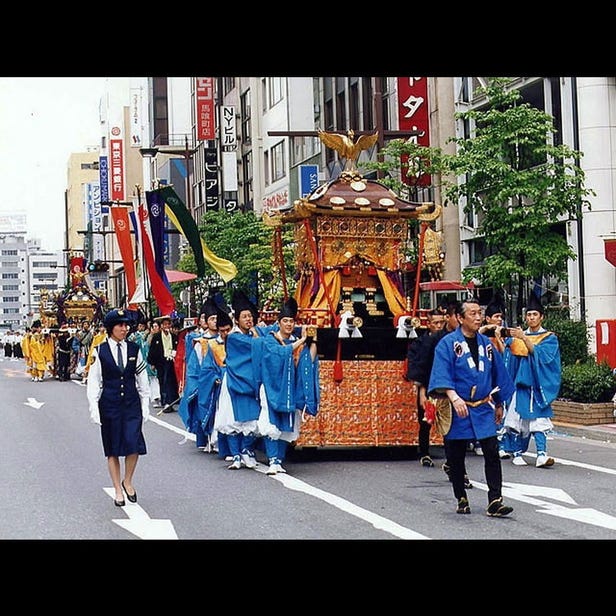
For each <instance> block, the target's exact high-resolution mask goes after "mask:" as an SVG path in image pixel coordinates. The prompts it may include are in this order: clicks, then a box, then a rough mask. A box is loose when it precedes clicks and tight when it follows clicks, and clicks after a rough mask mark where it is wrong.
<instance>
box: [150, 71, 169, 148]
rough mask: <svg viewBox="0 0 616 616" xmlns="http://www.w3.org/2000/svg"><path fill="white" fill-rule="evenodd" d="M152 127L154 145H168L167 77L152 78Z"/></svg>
mask: <svg viewBox="0 0 616 616" xmlns="http://www.w3.org/2000/svg"><path fill="white" fill-rule="evenodd" d="M152 108H153V110H154V118H153V123H154V126H153V129H154V141H155V144H156V145H169V108H168V104H167V78H166V77H153V78H152Z"/></svg>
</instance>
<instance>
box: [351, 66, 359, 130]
mask: <svg viewBox="0 0 616 616" xmlns="http://www.w3.org/2000/svg"><path fill="white" fill-rule="evenodd" d="M359 102H360V98H359V78H358V77H352V78H351V79H350V81H349V126H350V127H351V128H352V129H353V130H361V129H362V125H361V120H360V116H359Z"/></svg>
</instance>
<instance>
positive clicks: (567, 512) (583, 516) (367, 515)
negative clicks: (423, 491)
mask: <svg viewBox="0 0 616 616" xmlns="http://www.w3.org/2000/svg"><path fill="white" fill-rule="evenodd" d="M149 421H154V422H155V423H157V424H159V425H161V426H163V427H165V428H167V429H169V430H172V431H173V432H177V433H178V434H182V435H183V436H185V438H184V439H183V440H182V441H180V443H183V442H185V441H186V440H195V435H194V434H191V433H189V432H187V431H186V430H183V429H181V428H177V427H176V426H173V425H171V424H168V423H167V422H165V421H163V420H160V419H157V418H156V417H152V416H150V420H149ZM524 455H525V456H526V455H528V456H530V457H536V454H533V453H530V452H529V453H525V454H524ZM554 461H555V462H557V463H558V464H562V465H565V466H577V467H579V468H585V469H588V470H592V471H597V472H601V473H608V474H611V475H615V474H616V470H615V469H611V468H605V467H603V466H595V465H594V464H586V463H585V462H574V461H572V460H565V459H563V458H554ZM255 470H256V471H257V472H259V473H262V474H264V475H265V473H266V470H267V465H265V466H261V465H259V466H258V467H257V468H256V469H255ZM537 471H538V472H542V471H541V470H540V469H537ZM266 476H267V477H268V479H276V480H278V481H280V482H281V483H282V484H283V485H284V486H285V487H287V488H289V489H291V490H297V491H299V492H304V493H305V494H309V495H311V496H314V497H315V498H319V499H321V500H323V501H325V502H327V503H329V504H330V505H333V506H334V507H337V508H338V509H340V510H342V511H345V512H346V513H349V514H350V515H354V516H356V517H358V518H360V519H362V520H364V521H366V522H369V523H370V524H372V525H373V526H374V527H375V528H377V529H379V530H383V531H385V532H388V533H390V534H392V535H394V536H395V537H398V538H400V539H431V537H427V536H425V535H422V534H421V533H418V532H416V531H414V530H411V529H409V528H406V527H404V526H401V525H400V524H398V523H396V522H393V521H391V520H388V519H387V518H384V517H382V516H380V515H378V514H376V513H373V512H371V511H368V510H367V509H363V508H362V507H358V506H357V505H354V504H353V503H351V502H349V501H347V500H345V499H343V498H341V497H339V496H336V495H335V494H331V493H329V492H325V491H324V490H320V489H319V488H315V487H313V486H311V485H309V484H307V483H305V482H304V481H301V480H299V479H297V478H295V477H291V476H289V475H288V474H285V473H277V474H276V475H272V476H269V475H266ZM471 479H472V478H471ZM472 483H473V486H475V487H477V488H479V489H481V490H484V491H485V492H487V491H488V486H487V485H486V484H485V483H481V482H479V481H476V480H475V479H472ZM503 496H505V497H508V498H511V499H513V500H517V501H520V502H524V503H527V504H530V505H534V506H536V507H540V508H541V509H539V510H538V511H539V512H540V513H547V514H549V515H555V516H559V517H562V518H568V519H571V520H576V521H578V522H583V523H586V524H593V525H595V526H601V527H603V528H607V529H610V530H613V529H616V517H613V516H610V515H607V514H604V513H601V512H600V511H597V510H595V509H590V508H577V509H576V508H571V509H569V508H567V507H563V506H561V505H555V504H553V503H548V502H545V501H542V500H540V499H538V498H535V497H536V496H542V497H544V498H551V499H552V500H560V501H562V502H566V503H568V504H572V505H575V504H576V502H575V500H574V499H573V498H571V496H569V495H568V494H567V493H566V492H565V491H564V490H561V489H559V488H549V487H545V486H536V485H530V484H517V483H508V482H503Z"/></svg>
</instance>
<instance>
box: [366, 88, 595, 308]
mask: <svg viewBox="0 0 616 616" xmlns="http://www.w3.org/2000/svg"><path fill="white" fill-rule="evenodd" d="M509 83H510V80H509V79H506V78H499V77H495V78H491V79H489V81H488V83H487V85H486V87H485V88H484V89H483V93H484V94H485V96H486V106H485V107H484V108H482V109H478V110H470V111H464V112H461V113H457V114H456V119H458V120H462V121H464V122H465V123H466V124H467V125H470V126H473V127H474V132H473V134H472V135H471V136H470V137H465V136H462V137H460V136H456V137H452V138H450V139H449V140H448V143H451V142H453V143H455V144H456V153H455V154H446V153H444V152H443V151H442V150H441V149H440V148H434V147H425V146H419V145H417V144H414V143H407V142H404V141H403V140H400V139H398V140H395V141H392V142H390V143H389V144H388V145H387V146H386V147H385V148H384V150H383V151H382V152H381V154H382V155H383V158H384V160H383V161H382V162H379V163H369V164H368V165H366V166H368V167H369V168H374V169H380V170H382V171H384V172H386V174H387V177H386V179H385V180H383V182H384V183H387V185H388V186H390V187H391V188H392V189H393V190H400V191H402V192H401V194H404V193H403V191H404V190H408V187H406V186H405V185H404V184H403V183H402V176H403V175H406V177H407V178H415V179H416V178H419V177H420V176H421V174H423V173H430V174H432V175H433V177H437V178H440V180H441V182H442V191H443V195H444V198H445V202H447V201H451V202H453V203H455V204H457V205H458V206H459V207H461V208H462V209H463V211H464V213H465V214H471V213H472V214H474V215H475V216H476V219H477V223H478V224H477V228H476V235H477V237H482V238H483V240H484V242H485V258H484V259H483V261H482V262H479V263H476V264H473V265H472V266H471V267H468V268H466V269H465V270H464V271H463V272H462V273H461V277H462V279H463V280H465V281H468V280H470V279H471V278H475V279H477V280H479V283H480V284H481V285H483V286H488V287H494V288H497V289H500V288H503V287H506V286H508V285H509V284H511V283H512V282H513V283H517V285H518V293H517V296H518V313H521V307H522V306H524V305H525V304H524V302H525V300H526V297H527V293H528V288H529V285H528V283H529V282H530V281H532V280H535V279H539V278H541V276H542V275H548V274H549V275H550V276H552V277H555V278H556V279H558V280H565V279H566V274H567V262H568V260H569V259H572V260H573V259H575V258H576V253H575V252H574V251H573V249H572V247H571V246H570V245H569V244H568V243H567V238H566V235H565V233H564V225H563V224H562V223H563V221H571V220H579V219H580V218H581V216H582V213H583V211H584V208H588V209H590V202H589V201H588V197H589V196H591V195H594V194H595V193H594V191H592V190H591V189H588V188H585V187H584V180H585V176H584V172H583V170H582V169H581V168H580V167H579V161H580V159H581V157H582V153H581V152H578V151H575V150H572V149H571V148H569V147H568V146H566V145H563V144H560V145H559V144H555V143H554V135H555V134H556V132H557V131H556V129H555V127H554V119H553V117H552V116H550V115H549V114H547V113H545V112H544V111H542V110H540V109H536V108H534V107H532V106H531V105H529V104H528V103H525V102H521V94H520V92H519V91H517V90H509V89H507V85H508V84H509ZM401 157H402V160H403V161H406V162H403V163H402V165H401V163H400V161H401ZM458 180H463V181H458Z"/></svg>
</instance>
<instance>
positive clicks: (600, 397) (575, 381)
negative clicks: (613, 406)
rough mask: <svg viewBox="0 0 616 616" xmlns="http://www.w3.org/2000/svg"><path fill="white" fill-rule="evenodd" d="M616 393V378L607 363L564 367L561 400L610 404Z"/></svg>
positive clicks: (588, 363)
mask: <svg viewBox="0 0 616 616" xmlns="http://www.w3.org/2000/svg"><path fill="white" fill-rule="evenodd" d="M614 393H616V376H615V375H614V373H613V371H612V369H611V368H610V367H609V365H608V364H607V363H605V362H602V363H600V364H597V363H596V362H594V361H591V362H587V363H584V364H572V365H570V366H563V368H562V378H561V384H560V393H559V394H558V397H559V398H564V399H565V400H571V401H572V402H593V403H594V402H610V401H611V400H612V398H613V396H614Z"/></svg>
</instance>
